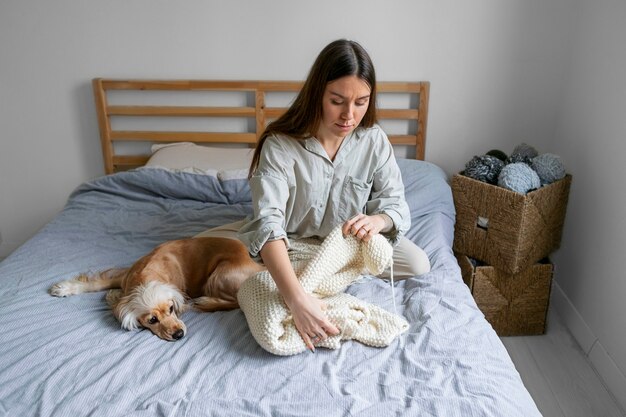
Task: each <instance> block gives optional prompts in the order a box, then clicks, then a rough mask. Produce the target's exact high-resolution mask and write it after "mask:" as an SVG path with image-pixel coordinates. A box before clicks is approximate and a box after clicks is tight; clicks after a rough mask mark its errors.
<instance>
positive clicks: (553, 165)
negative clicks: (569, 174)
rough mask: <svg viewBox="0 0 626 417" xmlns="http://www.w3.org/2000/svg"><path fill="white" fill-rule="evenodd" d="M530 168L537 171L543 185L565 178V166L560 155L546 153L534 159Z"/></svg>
mask: <svg viewBox="0 0 626 417" xmlns="http://www.w3.org/2000/svg"><path fill="white" fill-rule="evenodd" d="M530 166H531V167H532V168H533V169H534V170H535V172H536V173H537V175H539V179H540V180H541V184H542V185H546V184H552V183H553V182H554V181H557V180H560V179H561V178H563V177H565V166H564V165H563V162H561V158H560V157H559V156H558V155H554V154H552V153H544V154H541V155H539V156H537V157H535V158H533V159H532V161H531V163H530Z"/></svg>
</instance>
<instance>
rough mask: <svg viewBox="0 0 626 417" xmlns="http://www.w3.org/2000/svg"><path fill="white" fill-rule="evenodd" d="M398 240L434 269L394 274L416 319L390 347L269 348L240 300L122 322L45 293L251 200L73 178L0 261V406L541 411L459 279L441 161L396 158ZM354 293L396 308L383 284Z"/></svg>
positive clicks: (243, 191)
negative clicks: (155, 320)
mask: <svg viewBox="0 0 626 417" xmlns="http://www.w3.org/2000/svg"><path fill="white" fill-rule="evenodd" d="M399 164H400V167H401V170H402V173H403V180H404V183H405V186H406V196H407V201H408V202H409V205H410V207H411V216H412V223H413V225H412V227H411V229H410V231H409V233H408V234H407V236H408V237H409V238H410V239H412V240H413V241H415V242H416V243H417V244H418V245H420V246H421V247H423V248H424V249H425V250H426V252H427V253H428V255H429V257H430V260H431V264H432V265H433V269H432V271H431V272H430V273H428V274H425V275H423V276H419V277H414V278H410V279H408V280H405V281H401V282H397V283H396V291H395V297H396V300H395V301H396V304H397V308H398V312H399V313H401V314H403V315H404V316H405V317H406V319H407V320H408V321H409V323H410V329H409V331H408V332H406V333H404V334H403V335H402V336H401V337H399V338H398V339H397V340H395V341H394V342H393V343H392V344H391V345H390V346H389V347H387V348H383V349H381V348H372V347H368V346H365V345H362V344H360V343H358V342H346V343H344V344H343V345H342V347H341V348H340V349H338V350H326V349H317V350H316V353H315V354H311V353H304V354H301V355H296V356H292V357H278V356H273V355H271V354H270V353H268V352H265V351H264V350H263V349H261V348H260V347H259V346H258V345H257V344H256V342H255V341H254V339H253V338H252V336H251V334H250V332H249V330H248V327H247V323H246V320H245V318H244V315H243V313H242V312H241V311H240V310H233V311H226V312H216V313H199V312H195V311H190V312H188V313H185V316H184V320H185V322H186V324H187V328H188V335H187V336H185V337H184V338H183V339H181V340H180V341H178V342H165V341H163V340H161V339H159V338H157V337H156V336H154V335H152V333H150V332H149V331H138V332H128V331H124V330H122V329H121V328H120V325H119V323H118V322H117V321H116V319H115V318H114V317H113V315H112V314H111V311H110V309H109V308H108V306H107V304H106V301H105V300H104V293H93V294H84V295H79V296H75V297H69V298H66V299H59V298H54V297H51V296H50V295H49V294H48V293H47V290H48V288H49V287H50V286H51V285H52V284H53V283H55V282H57V281H60V280H63V279H68V278H71V277H73V276H75V275H76V274H78V273H80V272H85V271H97V270H102V269H106V268H110V267H114V266H127V265H130V264H131V263H133V262H134V261H135V260H136V259H137V258H139V257H140V256H142V255H144V254H145V253H147V252H149V251H150V250H151V249H152V248H153V247H154V246H156V245H157V244H159V243H161V242H164V241H166V240H171V239H177V238H182V237H188V236H193V235H194V234H196V233H198V232H200V231H203V230H205V229H207V228H210V227H214V226H218V225H220V224H225V223H229V222H233V221H236V220H239V219H242V218H243V217H245V216H246V215H247V214H248V213H250V210H251V204H250V193H249V188H248V186H247V182H246V181H245V180H226V181H220V180H219V179H217V178H215V177H210V176H206V175H197V174H189V173H175V172H169V171H166V170H162V169H139V170H134V171H129V172H123V173H118V174H114V175H109V176H105V177H101V178H98V179H95V180H93V181H90V182H87V183H85V184H83V185H81V186H80V187H79V188H78V189H77V190H76V191H75V192H74V193H73V194H72V195H71V196H70V198H69V200H68V202H67V205H66V207H65V208H64V209H63V211H62V212H61V213H60V214H59V215H58V216H57V217H56V218H55V219H54V220H53V221H51V222H50V223H49V224H48V225H47V226H45V227H44V228H43V229H42V230H41V231H40V232H39V233H38V234H37V235H36V236H35V237H33V238H32V239H30V240H29V241H28V242H27V243H26V244H24V245H23V246H22V247H20V248H19V249H18V250H16V251H15V252H14V253H13V254H11V255H10V256H9V257H8V258H7V259H5V260H4V261H3V262H2V263H0V317H1V319H0V334H2V335H3V338H2V339H3V341H2V343H0V416H11V417H13V416H72V417H75V416H316V417H319V416H377V417H378V416H390V415H402V416H446V417H454V416H459V417H461V416H462V417H471V416H507V417H513V416H523V417H532V416H539V415H540V413H539V411H538V410H537V408H536V406H535V404H534V402H533V400H532V398H531V397H530V395H529V393H528V391H527V390H526V389H525V388H524V386H523V384H522V381H521V379H520V377H519V374H518V373H517V371H516V370H515V368H514V366H513V364H512V362H511V360H510V358H509V356H508V354H507V352H506V350H505V348H504V346H503V345H502V343H501V342H500V340H499V338H498V337H497V335H496V333H495V332H494V331H493V329H492V328H491V326H490V325H489V324H488V323H487V322H486V321H485V319H484V317H483V315H482V313H481V312H480V311H479V310H478V308H477V307H476V304H475V302H474V300H473V299H472V297H471V294H470V292H469V290H468V288H467V287H466V286H465V285H464V284H463V282H462V279H461V276H460V271H459V268H458V265H457V263H456V261H455V258H454V256H453V254H452V250H451V245H452V238H453V231H454V229H453V226H454V205H453V203H452V196H451V193H450V188H449V186H448V184H447V182H446V176H445V174H444V173H443V171H442V170H441V169H439V168H438V167H436V166H435V165H432V164H429V163H426V162H421V161H412V160H399ZM348 291H349V292H350V293H351V294H353V295H355V296H357V297H360V298H362V299H364V300H366V301H368V302H371V303H374V304H376V305H379V306H382V307H383V308H386V309H389V310H390V311H393V300H392V299H391V291H390V286H389V282H387V281H384V280H381V279H378V278H375V277H364V278H363V279H362V280H360V281H359V282H357V283H355V284H354V285H352V286H351V287H349V289H348Z"/></svg>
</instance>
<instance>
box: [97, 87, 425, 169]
mask: <svg viewBox="0 0 626 417" xmlns="http://www.w3.org/2000/svg"><path fill="white" fill-rule="evenodd" d="M301 86H302V82H295V81H210V80H112V79H102V78H96V79H94V80H93V90H94V95H95V100H96V109H97V112H98V124H99V127H100V138H101V142H102V152H103V156H104V165H105V172H106V173H107V174H111V173H113V172H116V171H122V170H125V169H129V168H132V167H136V166H141V165H144V164H145V163H146V161H147V160H148V158H149V155H147V154H137V155H128V154H118V153H116V149H115V148H116V147H115V146H114V145H115V144H116V143H122V142H149V143H164V142H167V143H171V142H195V143H202V144H209V143H212V144H226V143H228V144H233V143H234V144H241V145H240V146H249V147H254V146H255V144H256V142H257V139H258V138H259V136H260V135H261V133H262V132H263V130H264V129H265V126H266V125H267V123H268V122H269V121H271V120H273V119H276V118H277V117H279V116H280V115H281V114H282V113H283V112H284V111H285V110H286V108H287V106H288V104H283V105H280V106H274V107H270V106H266V101H267V97H268V95H269V94H273V93H279V94H280V93H291V94H292V95H294V96H295V94H296V93H297V92H298V91H299V90H300V88H301ZM429 87H430V84H429V83H428V82H379V83H378V84H377V88H378V89H377V93H378V97H379V99H378V105H379V109H378V115H377V116H378V119H379V120H380V121H381V123H383V122H384V121H385V120H403V121H408V122H409V124H410V126H411V127H410V128H409V129H408V130H409V131H407V132H403V133H402V134H389V132H387V133H388V136H389V139H390V141H391V143H392V144H394V145H408V146H414V147H415V158H416V159H422V160H423V159H424V150H425V149H424V147H425V143H426V122H427V118H428V96H429ZM120 91H131V92H132V91H134V92H179V93H184V92H192V91H193V92H215V93H232V92H237V93H240V94H245V95H248V98H247V99H245V100H246V103H245V105H212V104H211V105H207V104H204V103H203V104H200V105H195V104H194V105H181V104H180V101H179V100H172V101H173V104H169V103H167V104H162V103H159V104H157V105H155V104H133V103H123V104H111V100H110V95H111V94H112V93H113V94H114V92H120ZM399 94H400V95H406V96H408V97H409V100H406V101H407V105H406V106H403V107H405V108H397V107H395V106H394V107H393V108H384V107H383V108H381V107H382V106H381V97H384V96H385V95H399ZM118 118H119V119H122V118H135V119H138V118H144V119H145V118H148V119H150V120H152V119H155V118H160V119H163V118H166V119H171V118H241V119H248V120H251V121H253V122H254V123H248V128H247V129H246V130H247V131H241V132H223V131H212V130H205V129H203V130H200V131H199V130H193V131H180V130H167V129H166V130H163V129H160V130H151V128H149V129H147V130H146V129H143V128H142V129H130V130H129V129H116V128H114V123H113V120H114V119H118ZM383 128H384V125H383Z"/></svg>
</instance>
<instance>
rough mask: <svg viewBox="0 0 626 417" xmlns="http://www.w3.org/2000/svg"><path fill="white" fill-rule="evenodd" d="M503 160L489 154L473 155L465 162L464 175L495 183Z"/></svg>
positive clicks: (502, 165)
mask: <svg viewBox="0 0 626 417" xmlns="http://www.w3.org/2000/svg"><path fill="white" fill-rule="evenodd" d="M502 167H504V162H502V161H501V160H499V159H498V158H496V157H495V156H491V155H480V156H475V157H473V158H472V159H471V160H470V161H468V162H467V164H465V175H466V176H468V177H470V178H473V179H475V180H478V181H482V182H487V183H489V184H495V183H496V182H498V176H499V175H500V171H501V170H502Z"/></svg>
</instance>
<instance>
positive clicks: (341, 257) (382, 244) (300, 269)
mask: <svg viewBox="0 0 626 417" xmlns="http://www.w3.org/2000/svg"><path fill="white" fill-rule="evenodd" d="M302 244H304V245H306V243H302ZM308 246H309V247H308V248H306V249H305V250H304V251H303V252H305V253H306V252H308V253H310V252H313V253H314V255H313V256H312V257H310V259H303V258H302V257H301V256H300V255H299V253H298V252H299V251H298V250H297V247H296V248H293V249H292V250H291V251H290V252H291V254H293V255H294V256H292V257H290V260H291V262H292V265H293V266H294V270H295V272H296V276H297V277H298V280H299V281H300V284H301V285H302V287H303V288H304V291H306V292H307V293H308V294H312V295H314V296H316V297H318V298H320V299H322V300H323V301H324V303H325V304H326V310H325V313H326V315H327V316H328V318H329V319H330V320H331V321H332V322H333V323H335V324H336V325H337V327H338V328H339V329H340V333H339V334H338V335H335V336H329V337H328V338H326V340H323V341H320V342H319V343H318V344H316V346H321V347H325V348H330V349H337V348H339V347H340V346H341V341H343V340H357V341H359V342H361V343H364V344H366V345H369V346H376V347H383V346H388V345H389V344H390V343H391V342H392V341H393V339H394V338H396V337H397V336H398V335H399V334H401V333H402V332H404V331H405V330H407V329H408V327H409V324H408V323H407V321H406V320H405V319H404V318H403V317H400V316H398V315H395V314H393V313H390V312H388V311H387V310H385V309H382V308H379V307H377V306H375V305H373V304H369V303H367V302H365V301H363V300H360V299H358V298H356V297H354V296H352V295H349V294H344V293H343V292H344V291H345V289H346V287H347V286H348V285H350V284H352V283H353V282H355V281H356V280H357V279H359V277H360V276H361V274H362V273H363V271H366V272H369V273H370V274H373V275H379V274H381V273H382V272H383V271H384V270H385V269H386V268H387V267H388V266H390V265H391V263H392V262H393V248H392V247H391V244H390V243H389V242H388V241H387V240H386V239H385V238H384V237H383V236H382V235H376V236H373V237H372V239H370V240H369V241H368V242H362V241H360V240H358V239H357V238H355V237H354V236H351V235H350V236H346V237H344V236H343V234H342V231H341V226H338V227H336V228H335V229H333V231H332V232H331V233H330V234H329V235H328V236H327V237H326V238H325V239H324V241H323V242H322V244H321V245H319V246H318V245H315V244H313V243H308ZM316 246H317V247H316ZM237 299H238V300H239V305H240V306H241V310H242V311H243V312H244V314H245V316H246V320H247V321H248V325H249V326H250V332H251V333H252V336H253V337H254V338H255V340H256V341H257V342H258V343H259V345H261V347H262V348H263V349H265V350H267V351H268V352H271V353H273V354H275V355H295V354H296V353H301V352H304V351H305V350H306V349H307V347H306V345H305V344H304V340H302V338H301V337H300V334H299V333H298V330H297V329H296V326H295V324H294V322H293V317H292V316H291V312H290V311H289V309H288V308H287V307H286V305H285V303H284V302H283V300H282V297H281V295H280V292H279V291H278V288H277V287H276V284H275V283H274V280H273V279H272V276H271V275H270V274H269V272H267V271H262V272H259V273H257V274H256V275H255V276H254V277H252V278H250V279H248V280H247V281H246V282H244V283H243V285H242V286H241V289H240V290H239V293H238V294H237Z"/></svg>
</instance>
